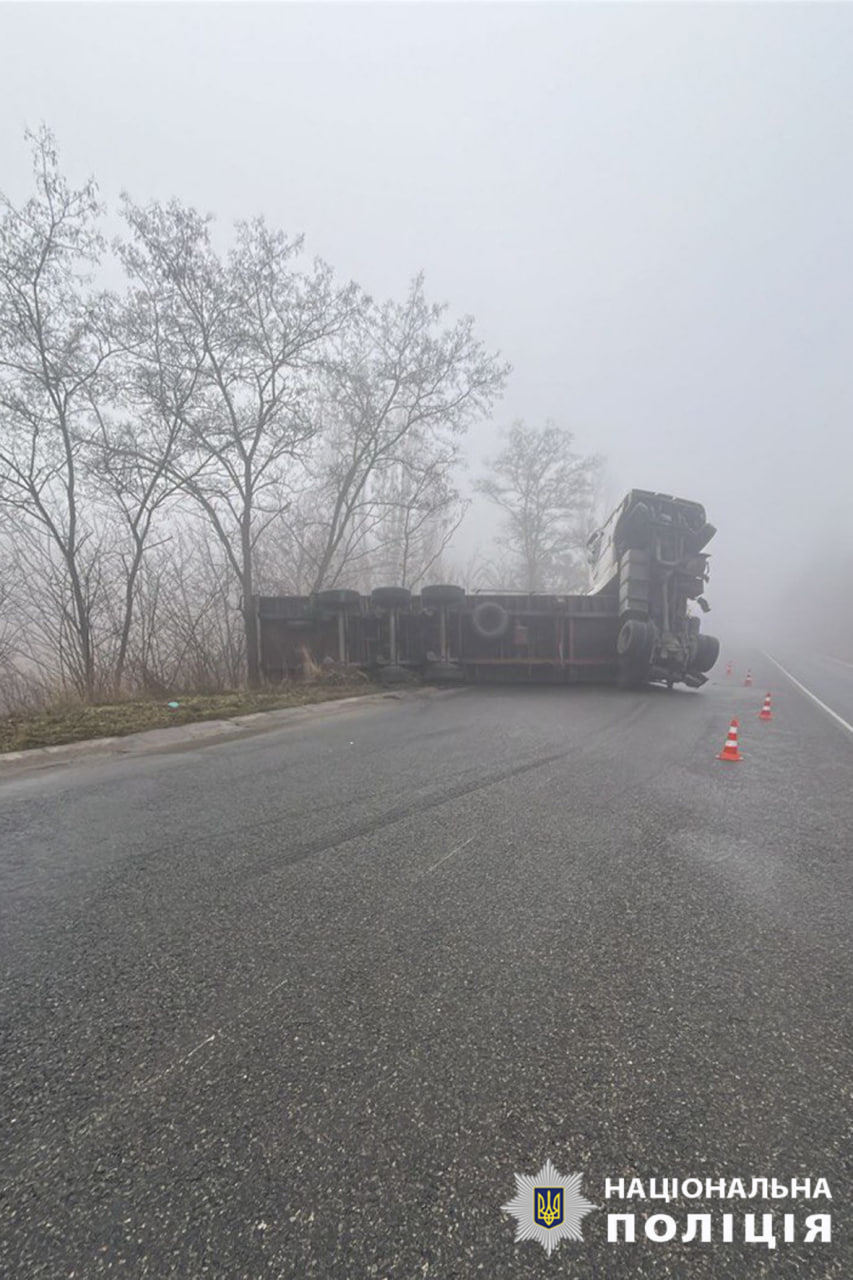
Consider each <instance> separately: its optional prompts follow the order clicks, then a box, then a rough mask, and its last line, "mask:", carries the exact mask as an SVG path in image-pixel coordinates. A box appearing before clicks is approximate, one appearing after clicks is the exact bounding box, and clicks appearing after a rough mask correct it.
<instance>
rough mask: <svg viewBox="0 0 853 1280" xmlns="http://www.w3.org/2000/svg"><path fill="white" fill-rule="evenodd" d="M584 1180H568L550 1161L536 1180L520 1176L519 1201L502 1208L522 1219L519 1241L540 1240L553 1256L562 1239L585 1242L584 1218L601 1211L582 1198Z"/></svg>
mask: <svg viewBox="0 0 853 1280" xmlns="http://www.w3.org/2000/svg"><path fill="white" fill-rule="evenodd" d="M582 1178H583V1174H581V1173H572V1174H570V1175H569V1176H568V1178H564V1177H563V1176H562V1174H559V1173H558V1172H557V1170H556V1169H555V1168H554V1166H553V1165H552V1163H551V1161H550V1160H546V1161H545V1163H544V1164H543V1166H542V1168H541V1169H540V1170H539V1172H538V1173H537V1174H535V1175H534V1176H533V1177H532V1178H531V1177H528V1176H527V1174H524V1173H517V1174H516V1175H515V1187H516V1196H515V1199H514V1200H510V1202H509V1204H505V1205H502V1206H501V1208H502V1209H503V1211H504V1213H511V1214H512V1216H513V1217H514V1218H517V1219H518V1228H517V1230H516V1233H515V1239H516V1242H518V1241H519V1240H538V1241H539V1243H540V1244H541V1245H542V1248H543V1249H544V1250H545V1252H546V1253H547V1254H548V1256H549V1257H550V1256H551V1251H552V1250H553V1249H556V1247H557V1245H558V1244H559V1243H560V1241H561V1240H582V1239H583V1236H582V1235H581V1218H583V1216H584V1214H586V1213H589V1212H590V1210H591V1209H595V1208H597V1206H596V1205H594V1204H591V1203H590V1201H589V1200H586V1199H585V1198H584V1197H583V1196H582V1195H581V1179H582Z"/></svg>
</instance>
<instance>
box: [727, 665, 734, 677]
mask: <svg viewBox="0 0 853 1280" xmlns="http://www.w3.org/2000/svg"><path fill="white" fill-rule="evenodd" d="M733 670H734V668H733V667H732V664H731V663H729V664H728V666H727V667H726V675H727V676H730V675H731V674H732V671H733Z"/></svg>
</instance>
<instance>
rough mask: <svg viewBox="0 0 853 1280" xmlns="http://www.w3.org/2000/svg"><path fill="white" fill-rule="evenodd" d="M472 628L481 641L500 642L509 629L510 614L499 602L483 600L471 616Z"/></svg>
mask: <svg viewBox="0 0 853 1280" xmlns="http://www.w3.org/2000/svg"><path fill="white" fill-rule="evenodd" d="M471 626H472V627H473V628H474V631H475V632H476V633H477V635H478V636H479V637H480V639H481V640H500V639H501V637H502V636H505V635H506V633H507V629H508V627H509V614H508V613H507V611H506V609H505V608H504V607H503V605H502V604H498V602H497V600H483V601H481V603H480V604H478V605H477V607H476V609H475V610H474V612H473V613H472V614H471Z"/></svg>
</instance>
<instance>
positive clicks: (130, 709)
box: [0, 672, 376, 755]
mask: <svg viewBox="0 0 853 1280" xmlns="http://www.w3.org/2000/svg"><path fill="white" fill-rule="evenodd" d="M375 689H376V686H374V685H373V684H372V683H371V682H370V681H369V680H367V679H366V678H365V677H363V676H359V675H358V673H346V672H324V673H323V674H322V675H319V676H317V677H316V678H312V679H308V680H298V681H297V680H293V681H286V682H283V683H282V684H279V685H276V686H275V687H273V688H262V689H231V690H224V691H222V692H220V693H191V694H186V695H185V694H181V693H180V692H175V693H174V694H171V695H169V696H166V697H162V696H161V697H156V698H155V697H136V698H134V697H127V698H123V699H120V700H114V701H112V702H101V701H95V702H89V703H87V702H83V701H82V700H80V699H79V698H76V699H75V698H69V699H65V700H60V701H56V702H54V703H52V704H51V705H48V706H44V707H42V708H40V709H38V710H35V709H30V710H21V711H17V712H14V713H12V714H10V715H7V716H4V717H3V718H0V755H2V754H4V753H6V752H9V751H26V750H29V749H31V748H33V747H54V746H59V745H61V744H63V743H69V742H82V741H84V740H87V739H90V738H113V737H124V736H126V735H127V734H129V733H140V732H142V731H144V730H146V729H167V728H171V727H173V726H174V725H182V724H191V723H192V722H193V721H197V720H227V719H230V718H233V717H235V716H245V715H252V714H254V713H256V712H263V711H276V710H279V709H280V708H284V707H301V706H308V705H310V704H312V703H317V702H328V701H330V700H331V699H334V698H348V697H358V696H361V695H364V694H366V693H372V692H374V691H375Z"/></svg>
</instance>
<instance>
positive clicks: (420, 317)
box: [291, 276, 509, 591]
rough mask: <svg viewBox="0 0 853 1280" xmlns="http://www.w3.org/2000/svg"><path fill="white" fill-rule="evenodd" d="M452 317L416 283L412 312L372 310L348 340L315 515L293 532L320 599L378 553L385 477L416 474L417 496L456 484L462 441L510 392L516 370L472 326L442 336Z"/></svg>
mask: <svg viewBox="0 0 853 1280" xmlns="http://www.w3.org/2000/svg"><path fill="white" fill-rule="evenodd" d="M445 310H446V308H444V307H441V306H437V305H431V304H430V303H428V302H427V300H426V298H425V296H424V285H423V278H422V276H417V277H416V278H415V280H414V281H413V282H412V285H411V287H410V290H409V294H408V297H407V298H406V300H405V302H403V303H396V302H388V303H386V304H384V305H383V306H377V305H375V304H371V305H370V306H368V307H365V309H364V311H363V312H362V313H361V314H360V315H359V317H358V318H357V321H356V322H354V323H352V324H350V325H349V326H347V328H346V329H345V330H344V331H342V334H341V336H340V338H339V340H338V343H337V358H336V361H335V364H334V367H333V369H332V370H331V374H330V376H329V377H328V378H327V380H326V396H325V401H324V415H325V421H326V423H327V430H326V433H325V435H324V438H323V441H322V450H321V452H320V453H319V454H318V455H315V457H314V458H313V459H312V460H311V461H310V462H309V464H308V467H307V485H306V488H307V490H308V491H309V492H310V493H311V495H312V497H311V503H312V507H313V514H308V513H304V512H303V513H302V514H303V520H302V521H300V523H299V524H298V525H297V523H296V522H295V521H292V522H291V534H292V536H293V538H294V540H296V541H299V543H300V545H301V547H302V549H303V551H304V552H307V553H308V554H309V555H310V556H311V558H312V559H313V560H314V572H313V576H312V582H311V588H312V590H314V591H317V590H319V589H320V588H321V587H324V586H330V585H334V584H335V583H336V582H337V581H339V580H340V577H341V574H342V572H343V571H344V569H345V568H347V569H351V568H352V566H354V565H356V566H357V565H358V563H359V561H360V560H362V559H364V558H365V557H368V556H370V555H371V553H375V549H376V541H377V539H379V540H380V541H381V539H382V533H381V526H382V524H383V521H385V520H386V518H387V515H388V508H387V506H386V504H385V502H384V494H383V488H384V489H385V490H387V483H386V477H388V476H397V477H399V476H400V474H401V472H405V471H408V472H409V473H410V479H409V481H408V482H407V486H404V487H408V489H409V491H410V492H412V491H414V490H416V489H417V487H418V481H417V477H418V476H426V475H430V476H431V477H432V478H433V481H435V479H436V478H437V477H438V476H439V475H443V476H447V475H449V474H450V472H451V470H452V468H453V467H454V465H455V464H456V462H457V461H458V456H459V438H460V437H461V436H462V435H463V433H464V432H465V430H466V429H467V428H468V426H469V425H470V424H471V423H472V422H473V421H475V420H476V419H477V418H480V417H483V416H485V415H486V414H487V413H488V412H489V411H490V409H491V407H492V405H493V403H494V401H495V399H496V398H497V396H498V395H499V394H500V392H501V391H502V388H503V385H504V382H505V380H506V376H507V374H508V371H509V370H508V366H506V365H504V364H502V363H501V362H500V361H499V359H498V358H497V357H496V356H493V355H488V354H487V353H486V351H485V349H484V347H483V345H482V343H481V342H480V341H479V340H478V339H477V338H476V337H475V334H474V321H473V319H472V318H471V317H470V316H466V317H464V318H463V319H461V320H459V321H458V322H457V323H456V324H455V325H452V326H450V327H442V319H443V316H444V312H445ZM412 511H414V508H412ZM306 515H307V519H306V518H304V517H305V516H306Z"/></svg>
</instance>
